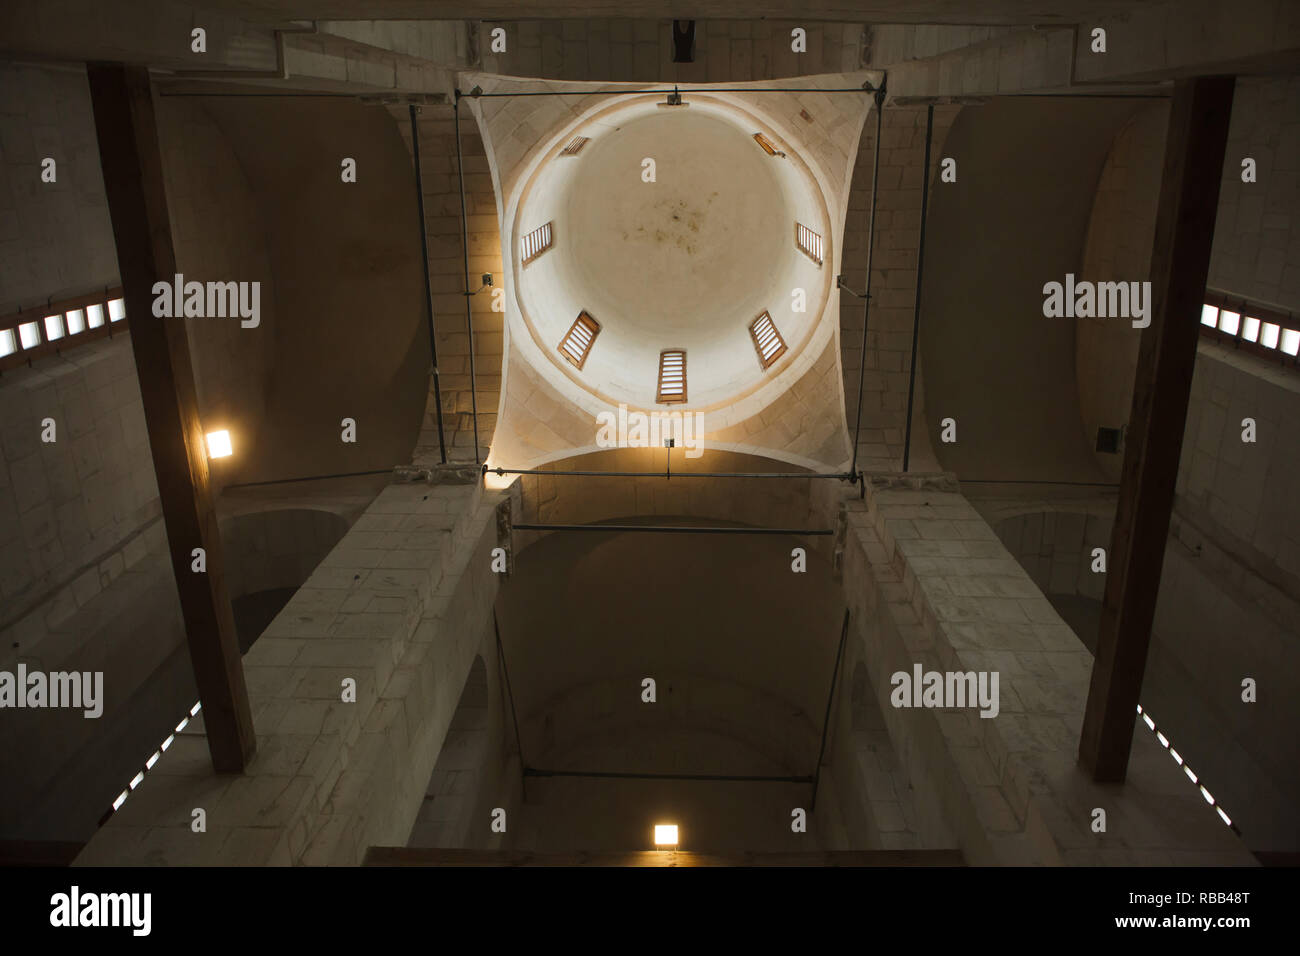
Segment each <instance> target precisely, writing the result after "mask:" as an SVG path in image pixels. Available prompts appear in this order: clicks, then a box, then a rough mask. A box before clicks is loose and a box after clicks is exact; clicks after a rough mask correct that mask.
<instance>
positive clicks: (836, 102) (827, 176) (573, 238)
mask: <svg viewBox="0 0 1300 956" xmlns="http://www.w3.org/2000/svg"><path fill="white" fill-rule="evenodd" d="M879 81H880V77H879V75H878V74H871V73H848V74H831V75H825V76H810V77H800V78H797V79H793V80H788V81H786V80H783V81H782V84H783V89H782V90H781V91H772V90H770V89H766V88H764V87H766V86H770V84H757V85H755V87H754V89H753V90H752V91H751V90H748V89H739V88H738V89H734V90H732V89H729V90H726V91H719V90H708V89H693V88H692V87H690V86H689V85H684V86H682V87H681V98H682V99H683V100H684V101H685V103H684V105H672V106H669V105H666V103H665V99H666V95H665V92H663V91H654V92H647V91H644V90H638V89H635V88H632V87H630V86H629V87H617V86H615V87H610V86H608V85H597V84H584V83H570V82H560V81H540V80H527V79H522V78H519V77H501V76H493V75H490V74H485V73H474V74H466V75H462V77H461V83H460V85H461V86H462V88H470V89H472V90H475V91H476V92H475V93H471V94H470V96H468V97H467V98H466V99H465V100H462V106H465V105H468V107H469V109H470V110H471V111H472V113H473V115H474V117H475V119H476V120H477V122H478V126H479V130H480V132H481V134H482V136H483V142H484V146H485V147H486V149H487V154H488V163H489V168H490V170H491V173H492V179H493V185H494V187H495V189H496V193H497V201H498V209H499V217H500V233H501V245H502V254H503V261H504V275H502V276H501V277H500V278H499V280H498V283H497V284H498V285H499V286H501V287H502V288H503V290H504V293H505V294H504V296H503V298H502V299H501V302H502V305H503V307H504V312H505V316H504V323H503V325H504V332H505V334H504V351H505V357H504V361H503V368H502V382H501V399H500V405H499V407H498V410H497V416H496V421H495V432H494V434H493V438H492V445H491V452H490V454H489V456H488V464H489V466H494V465H500V466H502V467H506V468H525V467H536V466H537V465H540V464H543V463H545V462H549V461H555V460H557V459H560V458H566V457H570V456H572V455H575V454H583V453H586V452H592V451H596V450H599V449H601V448H606V447H609V445H608V434H607V433H602V432H601V431H600V426H599V424H598V423H599V422H600V421H601V420H602V418H604V416H606V415H609V414H611V413H612V414H621V413H620V411H619V406H620V405H625V406H627V412H628V414H629V416H630V414H631V413H633V412H651V413H653V412H661V413H662V412H679V411H684V412H690V413H691V415H690V416H689V417H690V419H691V422H692V424H693V425H694V426H695V429H696V432H695V434H696V437H697V438H700V436H702V439H703V440H701V441H699V442H697V445H696V449H697V451H696V454H697V455H698V454H699V453H700V452H699V451H698V449H703V448H706V447H707V448H710V449H718V450H729V451H736V452H743V453H747V454H755V455H760V456H765V457H768V458H771V459H774V460H779V461H784V462H788V463H792V464H795V465H798V466H800V467H805V468H811V469H821V470H825V469H829V468H834V467H838V466H842V465H845V464H846V463H847V461H848V459H849V457H850V455H851V449H850V448H849V439H848V426H847V423H846V421H845V417H844V385H843V373H842V370H841V362H840V348H839V291H838V289H837V288H836V285H835V281H834V279H835V276H836V274H837V270H838V268H839V245H840V241H841V240H840V236H841V235H842V233H843V227H844V219H845V216H846V215H847V211H848V191H849V180H850V177H851V172H852V168H853V167H852V160H853V158H855V157H856V155H857V149H858V139H859V137H860V135H861V132H862V126H863V122H864V120H865V119H866V117H867V115H868V114H869V112H870V110H871V105H872V101H871V96H870V94H869V93H868V92H867V91H866V90H865V89H864V84H866V83H873V84H874V83H878V82H879ZM785 86H789V87H790V88H789V89H786V88H784V87H785ZM800 86H803V87H805V88H804V89H798V87H800ZM860 90H861V91H862V92H859V91H860ZM828 91H836V93H837V94H838V95H831V93H830V92H828ZM476 94H482V95H476ZM520 94H524V95H520ZM756 137H757V138H756ZM801 228H802V229H804V230H806V232H804V233H800V232H799V230H800V229H801ZM797 235H798V236H800V237H801V238H803V240H804V241H803V243H802V247H801V244H800V243H799V242H798V241H797V239H796V237H797ZM538 236H543V237H544V238H543V239H542V241H540V242H539V241H538ZM584 313H585V315H584ZM586 316H589V317H590V321H589V320H588V319H587V318H586ZM580 317H582V318H581V321H579V320H580ZM760 317H764V322H769V321H770V323H771V326H772V329H768V330H767V331H766V332H764V331H762V329H758V330H756V332H757V334H754V333H751V327H752V326H753V325H754V323H755V321H756V320H757V319H759V318H760ZM575 323H576V324H575ZM773 330H774V331H775V333H776V334H777V335H779V336H780V340H781V343H783V344H784V348H781V347H780V343H778V344H777V345H776V347H773V348H771V349H770V350H768V351H767V352H766V353H765V354H763V355H761V356H760V347H759V346H760V343H762V342H765V341H766V342H767V343H768V344H769V345H770V344H771V342H772V340H771V339H770V338H764V337H763V336H764V335H770V333H771V332H772V331H773ZM570 334H572V335H573V336H574V338H575V339H581V340H582V341H581V342H580V343H579V344H580V345H581V346H582V347H583V349H580V350H579V351H580V352H581V354H579V355H577V356H576V357H575V356H572V355H570V356H566V355H565V354H564V352H562V350H561V349H562V345H563V343H564V342H565V338H566V336H568V335H570ZM571 341H572V340H571ZM678 349H680V350H683V351H684V352H685V379H686V388H685V392H686V394H685V400H684V401H679V402H678V403H676V404H670V403H669V402H668V401H661V399H667V398H669V396H666V395H665V396H661V395H660V394H659V390H658V386H659V370H660V369H659V366H660V358H661V353H663V352H664V351H665V350H678ZM679 397H680V396H679ZM606 420H607V419H606ZM652 427H653V425H652ZM654 443H655V444H658V442H657V441H656V442H654ZM678 444H682V443H681V442H679V443H678ZM628 446H629V447H635V445H634V444H633V443H632V441H631V438H630V437H629V441H628ZM686 447H687V448H691V446H690V444H689V442H687V443H686ZM695 456H696V455H688V457H695Z"/></svg>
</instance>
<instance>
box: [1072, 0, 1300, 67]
mask: <svg viewBox="0 0 1300 956" xmlns="http://www.w3.org/2000/svg"><path fill="white" fill-rule="evenodd" d="M1096 25H1098V26H1101V27H1103V28H1104V29H1105V30H1106V34H1107V49H1106V53H1105V54H1104V55H1101V54H1092V53H1091V51H1090V49H1089V47H1090V45H1091V34H1090V31H1089V30H1079V31H1077V36H1075V37H1074V45H1075V51H1076V52H1075V65H1074V77H1075V80H1076V81H1077V82H1079V83H1089V82H1108V81H1115V80H1140V79H1146V78H1150V77H1152V76H1170V75H1184V76H1186V75H1194V74H1200V75H1206V74H1213V73H1251V72H1255V70H1252V69H1250V66H1251V65H1255V66H1256V67H1259V66H1263V67H1265V68H1267V67H1268V66H1270V65H1271V66H1276V65H1277V64H1278V63H1279V62H1282V63H1285V62H1286V60H1285V59H1284V58H1282V57H1279V56H1278V54H1279V53H1282V52H1283V51H1287V50H1294V49H1295V48H1296V46H1297V45H1300V10H1297V9H1296V6H1295V4H1293V3H1290V2H1289V0H1243V2H1242V3H1239V4H1234V5H1232V6H1225V5H1224V4H1221V3H1217V2H1215V0H1178V2H1173V3H1170V2H1166V3H1152V4H1143V5H1142V6H1140V7H1130V8H1129V9H1127V10H1125V11H1124V12H1122V13H1117V14H1113V15H1111V16H1104V17H1099V18H1098V22H1097V24H1096ZM1242 64H1246V65H1247V68H1246V69H1242Z"/></svg>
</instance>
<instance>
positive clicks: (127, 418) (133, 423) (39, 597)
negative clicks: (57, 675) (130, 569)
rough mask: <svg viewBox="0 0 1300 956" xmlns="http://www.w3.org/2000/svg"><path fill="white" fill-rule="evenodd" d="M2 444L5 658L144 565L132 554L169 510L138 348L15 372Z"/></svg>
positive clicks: (2, 385)
mask: <svg viewBox="0 0 1300 956" xmlns="http://www.w3.org/2000/svg"><path fill="white" fill-rule="evenodd" d="M45 418H52V419H54V421H55V425H56V432H55V437H56V439H57V440H56V441H54V442H48V443H47V442H43V441H41V433H42V425H41V422H42V420H43V419H45ZM0 442H2V447H3V450H4V464H3V468H0V475H2V476H3V486H0V596H2V597H3V611H0V632H2V633H3V634H4V636H5V641H4V653H5V654H6V655H9V654H10V653H13V654H14V655H24V654H27V653H32V652H34V648H35V647H36V646H37V645H38V644H39V643H40V641H41V640H42V639H43V638H44V636H45V635H47V634H48V633H49V632H50V630H51V629H52V628H56V627H58V626H59V625H60V624H62V623H63V622H64V621H66V620H67V619H68V618H69V617H70V616H71V615H72V614H74V613H75V612H76V610H77V608H78V607H81V606H84V605H85V604H86V603H88V602H89V601H91V600H93V599H94V597H95V596H96V595H97V594H98V593H99V592H100V591H101V590H103V589H105V588H107V587H109V586H110V585H111V584H112V582H113V581H114V580H116V579H117V577H118V576H119V575H120V574H121V573H122V572H123V571H124V570H126V568H127V566H128V565H130V564H134V563H135V561H136V560H138V559H139V557H140V556H141V554H142V553H143V552H142V550H141V549H142V547H143V546H142V545H141V544H140V543H139V542H138V541H137V543H136V545H135V546H134V547H130V549H129V550H128V551H124V548H126V547H128V545H129V542H131V541H132V540H134V539H136V538H137V537H138V536H139V534H140V533H141V532H142V531H143V530H144V528H145V527H146V526H149V525H150V524H151V523H152V522H156V521H157V520H158V518H159V515H160V513H161V512H160V506H159V503H158V489H157V485H156V483H155V481H154V476H153V460H152V458H151V456H150V452H149V440H148V434H147V432H146V429H145V422H144V410H143V408H142V406H141V404H140V389H139V386H138V385H137V383H136V374H135V362H134V359H133V357H132V354H131V343H130V342H129V341H128V340H127V339H126V337H125V336H121V335H119V336H115V337H114V338H112V339H108V340H99V341H97V342H93V343H90V344H89V345H83V346H78V347H77V348H74V349H70V350H68V351H66V352H64V353H62V354H61V355H59V356H56V357H49V358H46V359H43V360H42V361H40V362H39V363H38V364H37V366H36V367H34V368H30V369H28V368H20V369H16V370H14V371H12V372H9V373H7V374H6V375H5V376H4V378H3V379H0ZM128 559H129V560H128ZM14 644H18V645H20V646H19V648H18V649H16V650H15V649H14V648H13V645H14Z"/></svg>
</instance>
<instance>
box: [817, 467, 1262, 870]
mask: <svg viewBox="0 0 1300 956" xmlns="http://www.w3.org/2000/svg"><path fill="white" fill-rule="evenodd" d="M910 484H911V485H912V487H907V486H906V485H903V486H900V487H890V486H889V484H888V483H886V482H883V481H882V482H880V483H879V484H878V485H877V486H875V487H873V488H871V489H870V490H869V492H868V497H867V500H866V501H865V502H857V501H855V500H852V499H850V500H849V501H847V502H845V503H844V505H843V508H844V512H845V517H846V520H847V521H848V524H849V534H848V537H847V539H846V547H845V555H844V581H845V592H846V596H847V597H848V599H849V603H850V607H851V608H852V609H853V611H854V612H855V615H854V619H855V620H857V621H858V622H859V625H858V629H857V631H856V632H855V633H856V635H857V639H859V640H861V641H862V642H863V653H864V657H865V660H866V661H867V664H868V667H869V669H870V673H871V674H872V675H873V676H874V678H875V682H876V683H875V686H874V688H873V689H874V691H875V693H876V695H877V698H878V700H879V701H880V707H881V711H882V713H883V714H884V717H885V722H886V725H887V726H888V727H889V731H890V736H891V737H892V739H893V740H894V742H895V746H896V747H897V748H898V750H899V753H900V755H902V756H903V759H904V762H905V763H906V764H907V767H908V772H909V775H910V777H911V779H912V781H913V785H914V787H915V788H916V792H917V795H918V815H919V816H920V817H922V818H924V817H925V816H926V815H927V814H929V815H930V816H931V818H936V817H937V818H938V819H939V820H940V821H942V822H943V823H945V824H946V825H948V826H949V827H951V829H952V831H953V832H954V834H955V836H956V838H957V840H958V843H959V845H960V846H961V848H962V850H963V852H964V853H965V855H966V858H967V860H968V861H969V862H971V863H991V862H1003V863H1006V862H1020V863H1031V862H1034V863H1052V864H1061V863H1064V864H1069V865H1074V864H1096V863H1147V864H1158V865H1179V864H1186V863H1193V862H1201V863H1235V864H1241V863H1247V862H1249V860H1250V857H1249V855H1248V854H1247V852H1246V850H1245V848H1244V846H1243V844H1242V843H1241V842H1240V841H1239V840H1238V839H1237V838H1236V837H1235V836H1234V835H1233V834H1232V833H1231V831H1230V830H1228V829H1227V828H1226V827H1225V826H1223V824H1222V823H1221V822H1220V821H1219V820H1218V818H1217V816H1215V815H1214V814H1213V812H1212V811H1210V810H1209V808H1208V807H1206V805H1205V802H1204V800H1203V799H1202V798H1201V796H1200V794H1199V793H1198V792H1197V791H1196V790H1195V788H1194V787H1192V785H1191V784H1190V783H1189V782H1188V781H1187V780H1186V778H1185V777H1184V776H1183V775H1182V772H1181V770H1180V769H1179V768H1178V767H1177V765H1176V764H1174V762H1173V761H1172V760H1171V759H1170V758H1169V757H1168V755H1167V754H1165V753H1163V752H1162V750H1161V748H1160V747H1159V745H1158V744H1157V743H1155V742H1154V740H1153V739H1151V737H1150V735H1149V734H1147V733H1146V731H1145V728H1141V729H1139V730H1137V731H1135V737H1134V744H1133V746H1134V750H1133V758H1132V762H1131V765H1130V772H1129V778H1128V781H1127V782H1126V783H1125V784H1124V785H1123V786H1121V787H1115V786H1105V787H1103V786H1097V785H1094V784H1092V783H1091V782H1090V781H1088V780H1087V779H1086V777H1085V775H1084V774H1083V773H1082V772H1081V771H1080V770H1079V769H1078V766H1077V751H1078V739H1079V731H1080V727H1081V723H1082V714H1083V704H1084V701H1085V700H1086V697H1087V689H1088V680H1089V676H1090V673H1091V667H1092V661H1091V657H1090V655H1089V654H1088V652H1087V650H1086V649H1085V648H1083V647H1082V645H1080V644H1079V642H1078V641H1077V640H1076V639H1075V637H1074V635H1073V633H1072V632H1071V631H1070V629H1069V628H1068V627H1067V626H1066V625H1065V624H1064V623H1063V622H1062V621H1061V619H1060V617H1059V616H1058V615H1057V614H1056V612H1055V611H1053V610H1052V608H1051V605H1050V604H1049V603H1048V602H1047V600H1046V599H1045V598H1044V597H1043V596H1042V594H1041V593H1040V592H1039V590H1038V589H1037V588H1036V587H1035V586H1034V584H1033V582H1032V581H1031V580H1030V579H1029V577H1028V575H1026V574H1025V572H1024V570H1023V569H1022V568H1021V567H1020V566H1019V564H1017V562H1016V561H1015V560H1014V559H1013V558H1012V557H1011V556H1010V554H1008V553H1007V551H1006V549H1005V548H1004V547H1003V545H1002V544H1001V542H999V541H998V540H997V538H996V535H995V534H994V533H993V531H992V529H991V528H990V527H989V526H988V525H987V524H986V523H985V522H984V521H983V520H982V519H981V518H980V516H979V514H978V512H976V511H975V509H974V508H973V507H972V506H971V505H970V504H969V502H967V501H966V500H965V499H964V498H963V497H962V496H961V495H960V494H957V493H955V492H954V491H950V490H944V489H943V488H942V487H936V488H933V489H927V488H925V487H924V486H923V485H924V482H923V481H922V480H919V479H918V480H914V481H913V482H911V483H910ZM918 485H921V486H922V487H917V486H918ZM949 487H950V486H949ZM918 662H919V663H921V664H923V666H924V668H925V669H926V670H931V669H933V670H941V671H967V670H974V671H997V672H999V674H1000V692H1001V705H1000V706H1001V709H1000V713H999V715H998V716H997V717H996V718H991V719H984V718H980V717H979V716H978V714H977V712H976V711H974V710H969V709H968V710H945V709H934V710H930V709H904V708H894V707H892V706H891V705H890V703H889V695H890V692H891V690H892V688H891V686H890V684H889V683H887V681H888V680H889V675H891V674H893V673H894V672H896V671H900V670H901V671H905V672H910V671H911V669H912V665H913V663H918ZM926 795H928V796H929V799H930V803H929V804H928V805H927V804H925V803H924V802H923V800H924V799H925V797H926ZM936 800H937V801H939V802H938V803H936V802H935V801H936ZM1099 806H1100V807H1104V808H1106V809H1107V814H1108V818H1109V826H1108V831H1107V833H1105V834H1094V833H1092V832H1091V830H1090V828H1089V822H1090V819H1091V810H1092V808H1094V807H1099Z"/></svg>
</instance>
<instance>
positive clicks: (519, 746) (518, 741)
mask: <svg viewBox="0 0 1300 956" xmlns="http://www.w3.org/2000/svg"><path fill="white" fill-rule="evenodd" d="M492 633H493V634H495V635H496V638H497V656H498V657H500V658H501V673H502V674H503V675H504V676H505V679H506V697H507V698H509V700H510V719H511V720H512V721H513V722H514V725H515V749H516V750H518V751H519V789H520V791H521V793H522V795H523V798H524V801H525V802H527V800H528V790H527V784H526V783H525V782H524V778H525V777H526V776H527V773H526V768H527V765H526V764H525V763H524V740H523V738H522V737H520V736H519V714H518V713H517V712H516V711H515V692H514V691H513V690H511V689H510V668H509V667H507V666H506V649H505V647H504V646H503V645H502V644H501V627H500V625H498V624H497V609H496V608H495V607H494V608H493V609H492Z"/></svg>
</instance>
